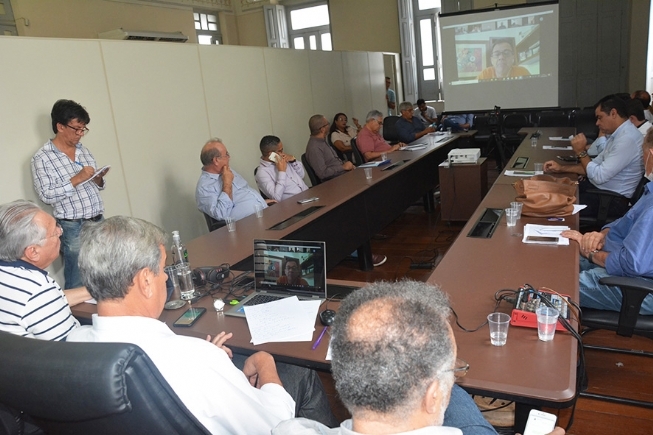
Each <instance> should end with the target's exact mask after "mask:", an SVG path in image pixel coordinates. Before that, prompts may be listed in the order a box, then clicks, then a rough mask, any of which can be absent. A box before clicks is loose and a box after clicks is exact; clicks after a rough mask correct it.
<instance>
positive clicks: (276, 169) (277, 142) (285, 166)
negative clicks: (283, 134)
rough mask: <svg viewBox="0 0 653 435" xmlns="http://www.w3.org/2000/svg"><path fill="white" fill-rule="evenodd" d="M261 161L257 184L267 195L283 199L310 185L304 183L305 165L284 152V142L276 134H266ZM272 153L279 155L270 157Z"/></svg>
mask: <svg viewBox="0 0 653 435" xmlns="http://www.w3.org/2000/svg"><path fill="white" fill-rule="evenodd" d="M260 148H261V163H259V165H258V170H257V171H256V175H255V178H256V185H257V186H258V188H259V189H260V190H261V192H263V194H264V195H265V196H267V197H268V198H270V199H274V200H275V201H281V200H283V199H286V198H290V197H291V196H293V195H297V194H298V193H301V192H303V191H305V190H308V186H307V185H306V183H304V165H302V163H301V162H299V161H297V159H295V157H293V156H291V155H290V154H285V153H284V152H283V143H282V142H281V139H279V138H278V137H276V136H264V137H263V139H261V143H260ZM272 153H275V154H276V155H277V156H278V157H276V158H275V159H274V160H272V159H271V158H270V156H271V155H272Z"/></svg>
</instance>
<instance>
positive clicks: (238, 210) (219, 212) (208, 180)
mask: <svg viewBox="0 0 653 435" xmlns="http://www.w3.org/2000/svg"><path fill="white" fill-rule="evenodd" d="M230 157H231V156H230V155H229V152H228V151H227V147H225V146H224V143H223V142H222V139H219V138H217V137H215V138H212V139H209V141H208V142H206V144H204V146H203V147H202V152H201V153H200V160H201V161H202V165H204V166H203V167H202V175H200V179H199V180H198V181H197V187H196V188H195V201H196V203H197V208H198V209H199V210H200V211H201V212H203V213H206V214H207V215H209V216H211V217H212V218H213V219H217V220H225V219H226V218H228V217H231V218H233V219H234V220H235V221H237V220H239V219H242V218H244V217H246V216H249V215H251V214H254V213H255V212H256V206H257V205H258V206H260V207H261V208H266V207H267V204H268V203H273V202H276V201H274V200H267V201H266V200H264V199H263V198H262V197H261V194H260V193H258V192H257V191H256V190H254V189H252V188H251V187H249V184H247V181H246V180H245V179H244V178H243V177H242V176H241V175H240V174H239V173H237V172H236V171H234V170H233V169H231V168H230V167H229V159H230Z"/></svg>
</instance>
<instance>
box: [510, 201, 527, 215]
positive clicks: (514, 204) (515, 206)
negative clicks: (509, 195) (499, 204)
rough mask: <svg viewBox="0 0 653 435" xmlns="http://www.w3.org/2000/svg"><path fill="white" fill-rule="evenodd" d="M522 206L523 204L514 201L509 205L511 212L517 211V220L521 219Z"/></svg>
mask: <svg viewBox="0 0 653 435" xmlns="http://www.w3.org/2000/svg"><path fill="white" fill-rule="evenodd" d="M523 206H524V204H523V203H521V202H519V201H514V202H511V203H510V208H511V209H513V210H517V219H520V218H521V209H522V207H523Z"/></svg>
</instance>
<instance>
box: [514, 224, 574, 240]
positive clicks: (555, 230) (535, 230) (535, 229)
mask: <svg viewBox="0 0 653 435" xmlns="http://www.w3.org/2000/svg"><path fill="white" fill-rule="evenodd" d="M568 229H569V227H568V226H564V225H535V224H526V225H524V238H523V239H522V242H524V243H529V244H535V245H569V239H568V238H566V237H561V236H560V233H561V232H563V231H565V230H568Z"/></svg>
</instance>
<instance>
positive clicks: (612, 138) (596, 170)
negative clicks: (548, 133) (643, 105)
mask: <svg viewBox="0 0 653 435" xmlns="http://www.w3.org/2000/svg"><path fill="white" fill-rule="evenodd" d="M595 113H596V125H597V126H598V127H599V129H600V130H601V132H602V133H603V134H605V135H606V136H607V135H609V138H608V139H607V141H606V143H605V146H604V148H603V151H602V152H601V154H599V155H598V156H597V157H596V158H595V159H593V160H592V159H590V157H589V156H588V153H587V151H586V148H587V139H586V138H585V135H584V134H583V133H581V134H578V135H576V136H574V138H573V139H572V140H571V146H572V148H573V149H574V152H575V153H576V155H577V156H578V159H579V162H580V163H578V164H576V165H561V164H560V163H558V162H556V161H553V160H549V161H548V162H545V163H544V171H545V172H571V173H574V174H578V175H586V176H587V178H586V179H584V180H582V181H581V182H580V183H579V186H578V188H579V203H580V204H585V205H587V207H586V208H585V209H583V210H581V212H580V214H581V216H596V214H597V213H598V208H599V197H598V195H594V194H591V193H588V192H587V190H588V189H595V188H598V189H603V190H610V191H612V192H616V193H618V194H620V195H623V196H625V197H627V198H630V197H631V196H632V195H633V192H634V191H635V188H636V187H637V185H638V184H639V181H640V179H641V178H642V173H643V169H642V159H641V146H642V135H641V134H640V133H639V132H638V131H637V128H635V126H634V125H633V124H632V123H631V122H630V121H629V120H628V118H627V115H626V102H625V101H624V100H622V99H621V98H618V97H615V96H613V95H609V96H607V97H605V98H603V99H601V101H599V102H598V103H597V104H596V106H595ZM627 209H628V202H627V201H612V203H611V205H610V210H609V215H610V216H623V214H624V213H625V212H626V210H627Z"/></svg>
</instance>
